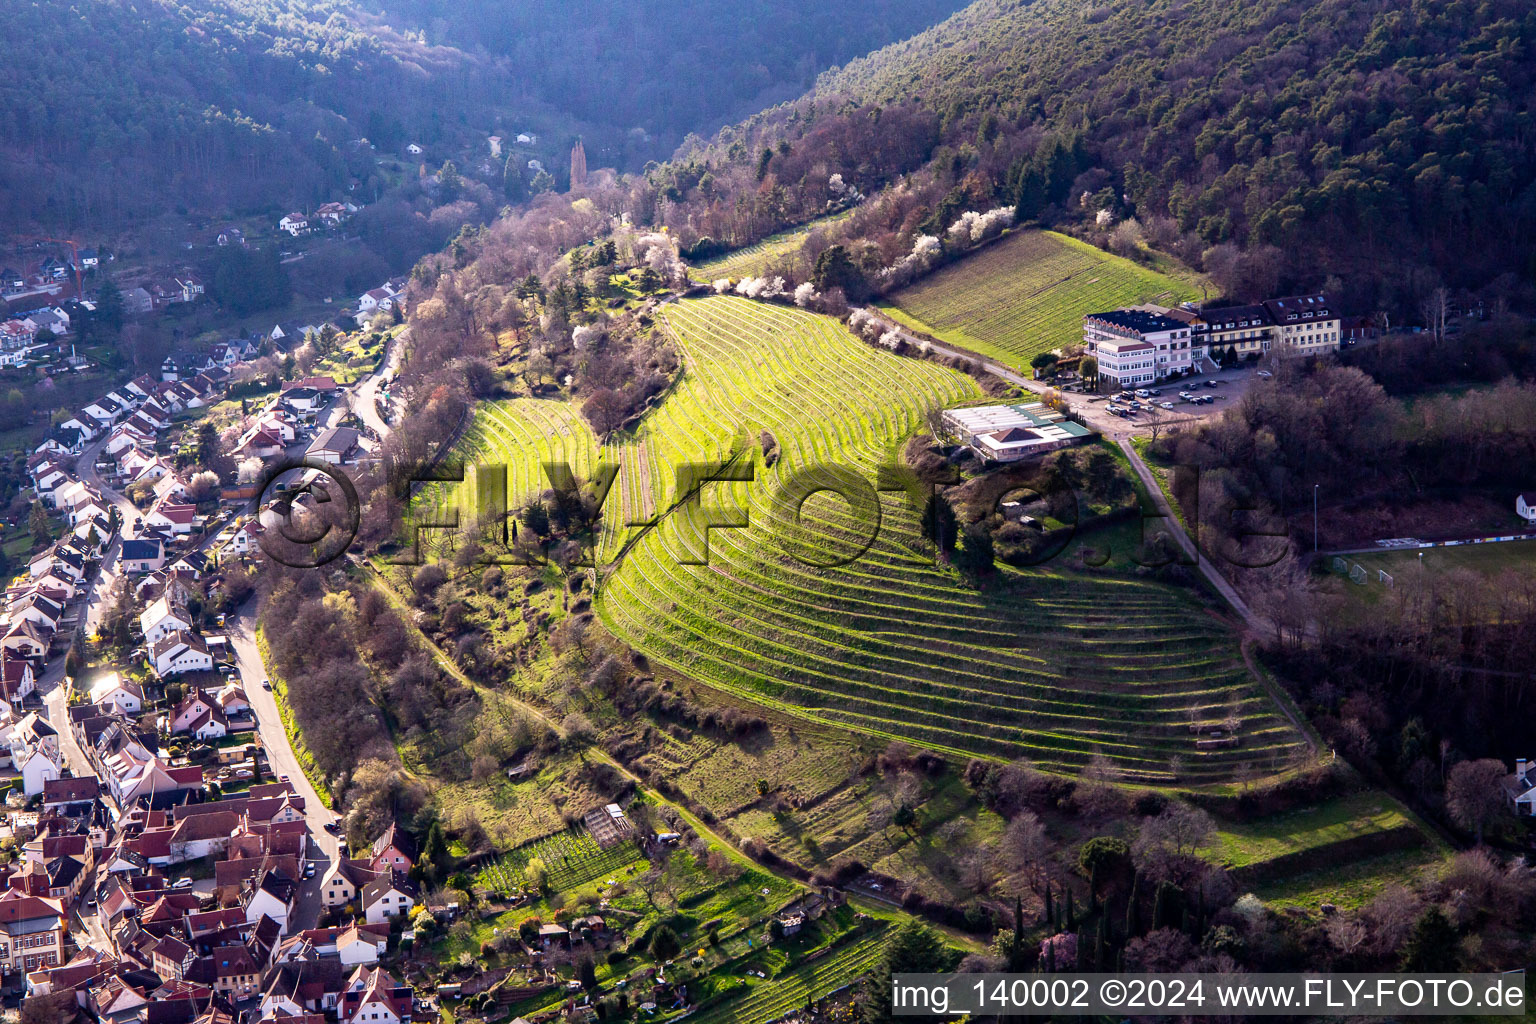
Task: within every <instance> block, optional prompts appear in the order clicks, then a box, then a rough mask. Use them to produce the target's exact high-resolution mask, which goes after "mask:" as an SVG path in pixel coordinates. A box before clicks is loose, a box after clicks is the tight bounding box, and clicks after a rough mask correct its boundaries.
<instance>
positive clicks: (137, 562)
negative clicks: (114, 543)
mask: <svg viewBox="0 0 1536 1024" xmlns="http://www.w3.org/2000/svg"><path fill="white" fill-rule="evenodd" d="M118 564H119V565H120V566H122V568H123V571H124V572H128V573H146V572H154V571H155V570H156V569H159V568H160V567H161V566H163V565H165V545H164V544H162V543H161V542H160V541H159V540H155V539H149V540H146V539H142V538H140V539H135V540H125V541H123V546H122V550H121V551H119V553H118Z"/></svg>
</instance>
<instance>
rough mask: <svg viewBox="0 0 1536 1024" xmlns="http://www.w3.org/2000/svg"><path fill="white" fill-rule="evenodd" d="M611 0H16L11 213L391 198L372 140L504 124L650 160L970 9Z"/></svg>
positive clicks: (925, 1)
mask: <svg viewBox="0 0 1536 1024" xmlns="http://www.w3.org/2000/svg"><path fill="white" fill-rule="evenodd" d="M594 6H595V5H592V4H503V3H485V2H477V3H465V4H459V3H453V4H445V3H435V2H431V0H412V2H407V3H404V4H399V5H396V4H390V5H388V13H385V11H384V9H383V5H381V4H380V3H378V2H376V0H358V2H348V0H204V2H200V3H198V4H195V5H190V4H180V3H174V2H171V0H141V2H138V3H128V2H126V0H82V2H80V3H74V4H57V3H36V2H34V3H25V4H17V5H12V7H11V8H10V9H8V10H7V12H6V13H7V16H8V18H7V26H6V27H7V31H6V33H5V34H4V37H3V39H0V60H3V62H4V66H5V67H6V69H7V71H8V74H7V75H6V76H5V79H4V82H3V83H0V97H3V102H0V141H3V142H4V145H3V146H0V216H3V217H4V218H5V219H6V220H7V222H9V223H12V224H17V225H38V226H44V227H48V228H55V227H68V228H71V229H75V228H80V229H90V230H98V231H99V230H110V229H114V228H118V227H121V226H123V225H125V224H128V223H132V222H135V221H138V220H140V219H143V218H145V217H147V216H152V215H155V214H163V213H177V214H182V215H186V214H193V215H196V214H207V215H214V216H219V215H226V214H230V213H239V212H249V211H257V210H268V209H270V208H277V207H282V206H285V205H297V206H300V207H306V208H307V207H308V206H310V205H312V204H315V203H319V202H324V201H327V200H330V199H334V198H337V197H338V196H340V195H343V194H346V192H347V191H350V192H351V194H354V195H357V196H361V197H362V198H364V199H373V198H376V197H377V195H378V193H379V192H380V190H381V188H382V181H381V180H380V179H378V177H377V176H378V170H377V166H376V162H375V154H374V153H373V152H371V151H370V150H369V149H368V147H367V146H365V145H358V144H357V143H356V140H358V139H367V140H368V142H370V143H372V144H373V145H374V146H375V147H376V148H377V150H378V151H379V152H381V153H395V154H399V153H401V152H402V151H403V147H404V146H405V145H406V144H407V143H409V142H417V143H419V144H421V145H423V146H425V147H427V149H428V151H429V152H434V151H435V152H438V153H439V154H440V155H439V157H438V162H441V154H442V153H444V152H446V153H450V154H451V153H455V152H458V151H461V150H463V149H464V148H465V147H479V146H480V145H481V143H480V140H481V139H483V138H484V137H485V136H486V135H489V134H491V133H493V132H498V131H499V132H501V133H502V134H503V135H515V134H516V133H517V132H521V131H530V132H534V133H535V134H537V135H539V136H540V142H541V144H542V146H543V148H542V149H540V150H539V153H540V155H542V156H544V157H545V159H546V162H550V163H551V164H552V166H553V167H554V168H555V169H556V170H557V171H558V169H559V167H560V162H559V161H558V160H555V161H550V160H549V157H550V156H551V155H559V156H563V155H564V153H565V151H566V150H567V149H568V148H569V146H570V145H571V142H572V141H573V140H574V139H575V138H577V137H579V136H585V138H586V140H587V146H588V149H589V151H590V152H592V154H593V159H594V162H596V163H600V164H602V165H605V166H617V167H621V168H622V167H634V168H638V167H639V166H640V164H642V163H643V162H644V161H645V160H646V159H648V158H651V157H659V156H664V155H666V153H668V152H670V151H671V149H672V148H673V147H675V146H676V145H677V144H678V142H680V141H681V140H682V138H683V136H684V134H685V133H686V132H688V131H691V130H694V129H699V130H702V131H705V132H709V131H712V130H713V129H714V128H715V127H716V126H718V125H719V124H720V123H722V122H723V121H726V120H729V119H731V118H735V117H739V116H742V115H744V114H746V113H749V112H750V111H751V110H754V109H757V108H759V107H761V106H763V105H764V104H765V103H767V102H778V101H780V100H782V99H784V98H785V97H786V96H790V95H794V94H796V93H798V92H800V91H802V90H803V89H804V88H806V87H808V86H809V85H810V84H811V82H812V81H813V80H814V78H815V75H816V73H817V72H818V71H821V70H822V69H824V68H826V67H828V66H829V65H831V64H833V63H835V62H836V61H839V60H846V59H848V58H850V57H852V56H856V55H858V54H860V53H864V52H866V51H868V50H869V49H871V48H872V47H875V46H879V45H882V44H884V43H886V42H889V41H891V40H893V39H898V38H901V37H902V36H904V35H906V34H908V33H910V32H912V31H916V30H918V29H921V28H923V27H924V26H926V25H929V24H931V23H932V22H933V21H935V20H937V19H939V18H942V17H944V16H945V15H946V14H948V13H949V12H950V11H952V10H953V9H954V8H955V7H956V6H958V2H957V0H920V2H909V3H901V2H894V0H860V2H857V3H852V4H843V5H838V6H837V7H835V8H828V7H822V6H820V5H816V4H811V3H807V2H804V0H796V2H795V3H790V4H786V5H783V8H784V9H783V10H782V11H780V12H779V15H778V16H777V17H775V18H773V19H767V18H764V19H761V20H754V18H753V17H751V16H749V15H748V13H747V12H746V11H745V10H743V8H744V5H742V4H739V3H736V4H731V3H727V4H718V3H717V4H711V5H704V4H689V5H678V4H670V3H669V4H666V5H658V4H654V3H652V4H641V5H635V6H630V7H626V8H622V9H620V8H610V7H608V6H607V5H604V7H603V9H602V10H601V11H597V10H593V9H592V8H593V7H594ZM429 39H431V41H430V42H429V41H428V40H429ZM456 43H462V46H461V45H455V44H456ZM615 54H622V55H623V57H622V59H614V55H615ZM475 151H477V152H478V151H479V150H478V149H476V150H475ZM525 157H526V154H525ZM434 166H435V164H434ZM495 171H496V173H497V176H498V178H499V176H500V171H501V168H500V167H499V166H498V167H497V168H495Z"/></svg>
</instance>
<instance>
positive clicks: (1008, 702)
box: [466, 296, 1303, 785]
mask: <svg viewBox="0 0 1536 1024" xmlns="http://www.w3.org/2000/svg"><path fill="white" fill-rule="evenodd" d="M664 319H665V323H666V326H667V328H668V329H669V330H670V331H671V332H672V333H673V335H674V336H675V338H676V340H677V343H678V346H679V349H680V350H681V351H682V353H683V354H684V358H685V360H686V372H685V373H684V375H683V377H682V379H681V380H680V381H679V383H678V384H677V386H676V387H675V388H674V389H673V390H672V391H671V392H670V393H669V394H668V396H667V398H666V399H665V400H664V401H663V402H662V403H661V405H660V406H658V407H657V408H656V409H655V410H654V411H653V412H652V413H651V414H650V415H649V416H648V417H647V418H646V419H645V420H644V421H643V422H642V423H641V424H640V425H639V427H638V428H637V429H636V430H635V431H634V432H633V433H631V434H627V435H624V436H618V437H614V438H610V439H609V440H608V441H607V442H606V443H605V444H604V445H603V446H602V448H601V450H600V449H599V447H598V446H597V444H596V442H595V439H593V437H592V435H591V433H590V431H587V430H586V428H585V427H584V425H583V424H582V422H581V420H580V419H579V417H578V416H577V414H576V412H575V410H574V409H571V408H570V407H569V406H564V405H561V404H559V403H556V402H547V401H539V400H533V399H517V400H512V401H507V402H500V403H486V404H484V405H483V406H482V407H481V408H480V410H479V412H478V413H477V416H476V418H475V424H474V428H473V430H472V432H471V435H470V437H469V441H468V444H467V445H466V449H467V450H466V454H467V455H468V456H470V458H471V459H472V460H473V461H482V462H502V461H505V462H507V463H508V465H509V468H508V473H507V479H508V495H509V499H508V503H509V505H510V506H512V507H516V506H517V505H519V504H520V503H522V502H524V501H526V500H527V499H528V498H529V497H530V496H531V495H532V494H534V493H536V490H537V489H538V488H540V487H541V486H543V481H542V479H541V470H540V468H539V465H540V463H541V462H542V461H544V460H548V459H554V460H557V461H558V460H562V459H563V460H565V461H568V462H569V463H570V464H571V466H572V468H573V470H574V471H575V473H576V474H577V475H578V476H583V477H585V476H587V475H589V474H591V472H592V471H593V469H594V468H595V467H596V466H597V465H598V464H599V461H600V460H601V461H603V462H607V463H617V465H618V475H617V478H616V479H615V481H614V483H613V487H612V490H611V491H610V493H609V495H608V500H607V505H606V507H605V510H604V520H603V526H602V540H601V542H600V544H599V549H598V554H597V563H598V565H599V567H600V568H599V576H600V589H599V591H598V596H597V601H596V610H597V613H598V615H599V617H600V618H601V620H602V622H603V623H604V625H606V626H607V628H608V629H609V630H611V631H612V632H613V633H614V634H616V635H617V636H618V637H620V638H621V639H623V640H624V641H625V642H627V643H629V644H630V645H632V646H633V647H635V648H636V649H638V650H640V651H642V652H643V653H645V654H646V655H647V656H648V657H649V658H650V659H651V660H652V662H653V663H655V664H657V665H659V666H661V667H664V668H668V669H671V670H674V671H675V672H677V673H679V674H682V675H685V676H687V677H690V678H694V679H698V680H700V681H701V682H703V683H705V684H706V685H709V686H711V687H714V688H716V689H719V690H723V691H726V692H729V693H733V694H736V695H738V696H740V697H743V698H746V699H750V700H752V701H755V702H757V703H760V704H764V705H767V706H769V707H771V708H775V709H778V710H779V711H781V712H783V713H785V714H788V715H792V716H798V717H800V718H803V719H809V720H811V721H814V722H821V723H826V724H829V725H834V726H841V727H846V728H849V729H852V730H854V731H855V732H862V733H865V734H868V735H871V736H873V737H879V738H882V740H883V739H895V738H900V739H903V740H907V741H910V742H914V743H918V744H921V745H925V746H928V747H931V748H935V749H938V750H943V751H947V752H950V753H952V754H954V755H956V756H961V757H965V756H972V755H983V756H989V757H995V758H1005V759H1011V758H1016V757H1021V756H1023V757H1029V758H1030V759H1032V760H1034V761H1035V762H1037V763H1038V764H1039V765H1040V766H1041V767H1042V768H1045V769H1048V770H1056V771H1070V772H1075V771H1077V770H1080V769H1081V768H1082V767H1083V766H1084V765H1085V764H1086V763H1087V761H1088V760H1089V759H1090V758H1092V757H1093V756H1094V755H1096V754H1103V755H1104V756H1106V757H1107V758H1109V759H1110V760H1111V761H1113V762H1114V763H1115V764H1117V765H1118V766H1119V768H1120V769H1121V770H1122V771H1123V773H1124V775H1125V777H1126V778H1127V779H1128V780H1132V781H1139V782H1147V783H1154V784H1156V783H1162V784H1167V783H1170V782H1173V781H1176V780H1177V781H1178V782H1180V783H1181V784H1186V785H1187V784H1198V783H1201V782H1216V781H1220V780H1223V779H1226V778H1229V777H1231V776H1232V775H1233V774H1234V773H1236V772H1237V771H1238V770H1239V769H1244V770H1248V771H1258V772H1260V773H1262V772H1264V771H1270V770H1276V769H1279V768H1281V767H1283V766H1285V765H1287V764H1289V763H1290V762H1291V761H1292V760H1293V759H1294V758H1295V757H1296V756H1298V755H1299V754H1300V753H1301V751H1302V750H1303V745H1302V742H1301V738H1300V737H1299V736H1298V735H1297V734H1296V732H1295V731H1294V730H1293V729H1292V728H1291V727H1290V726H1289V724H1288V723H1286V721H1285V719H1284V718H1283V717H1282V716H1281V715H1280V714H1279V713H1278V711H1277V710H1276V709H1275V708H1274V707H1273V705H1272V704H1271V703H1270V702H1269V700H1268V699H1267V697H1265V695H1264V694H1263V692H1262V691H1261V689H1260V688H1259V687H1258V686H1257V684H1256V683H1255V681H1254V680H1253V679H1252V678H1251V676H1250V675H1249V674H1248V672H1247V670H1246V668H1245V666H1244V664H1243V661H1242V657H1241V653H1240V651H1239V649H1238V645H1237V643H1236V640H1235V639H1234V637H1233V636H1232V634H1231V632H1230V631H1229V630H1228V629H1227V628H1226V627H1225V626H1223V625H1222V624H1221V623H1220V622H1218V621H1216V620H1215V619H1214V618H1212V617H1211V616H1210V615H1209V614H1208V613H1207V612H1206V610H1205V609H1204V607H1203V606H1202V605H1201V604H1200V603H1199V602H1198V601H1197V599H1195V598H1194V597H1192V596H1190V595H1189V594H1188V593H1187V592H1185V591H1181V590H1178V589H1175V588H1171V587H1168V586H1165V585H1162V584H1159V583H1156V582H1153V581H1149V580H1145V579H1141V578H1136V577H1133V576H1127V575H1104V576H1084V575H1074V574H1069V573H1066V572H1061V571H1057V570H1054V569H1051V568H1046V569H1040V570H1029V571H1017V570H1010V569H999V571H998V572H997V573H996V574H995V576H994V578H993V579H992V580H991V581H989V582H988V584H987V585H986V586H985V587H983V588H980V589H978V588H977V587H975V586H974V585H972V584H970V583H968V582H966V581H965V580H964V579H962V578H961V577H960V576H959V574H958V573H957V572H956V571H955V570H953V569H952V568H950V567H949V566H947V565H944V564H936V563H935V561H934V558H933V556H932V555H931V554H930V553H927V552H926V550H925V547H924V545H923V543H922V542H921V540H920V536H919V524H918V515H917V511H916V501H915V500H914V498H913V497H912V496H911V495H909V494H908V493H906V492H904V491H901V490H899V489H898V490H891V491H885V492H881V493H879V494H875V493H874V492H873V491H872V490H871V489H870V487H869V485H870V484H871V483H872V482H873V481H875V480H876V473H877V467H879V466H880V465H882V464H891V463H894V462H895V461H896V459H897V454H898V451H899V448H900V445H901V444H902V442H903V441H904V439H906V438H907V437H909V436H910V435H912V434H913V433H915V432H917V431H918V430H920V429H922V426H923V423H924V416H925V413H926V412H927V411H928V410H929V409H931V408H935V407H939V406H944V405H949V404H955V403H959V402H963V401H967V400H971V399H975V398H977V397H979V392H978V389H977V386H976V384H975V383H974V382H973V381H972V380H970V379H969V378H967V377H965V376H963V375H960V374H958V373H955V372H953V371H950V370H948V369H946V368H943V367H940V366H937V365H935V364H933V363H929V362H926V361H921V360H915V359H902V358H899V357H897V356H894V355H891V354H889V353H887V352H885V351H883V350H877V349H874V348H871V347H869V346H865V345H862V344H860V343H858V342H857V341H855V340H854V339H853V338H852V336H850V335H849V334H848V333H847V332H846V331H845V330H844V329H843V328H842V326H841V325H840V324H838V323H836V322H835V321H833V320H830V319H828V318H825V317H821V316H817V315H814V314H810V313H805V312H801V311H798V310H793V309H789V308H785V307H779V306H770V305H766V304H762V303H755V302H751V301H749V300H746V299H741V298H735V297H729V296H717V297H710V298H705V299H699V300H689V301H684V302H680V303H675V304H670V305H668V306H666V307H665V312H664ZM765 431H766V432H767V433H768V434H769V435H770V436H771V438H772V440H773V441H774V442H775V444H776V446H777V449H778V451H779V453H780V456H779V458H778V459H777V461H776V462H775V463H774V464H773V465H771V466H769V465H767V464H766V460H765V459H764V458H763V456H762V454H761V452H762V447H761V438H762V435H763V432H765ZM733 456H734V461H733V462H732V466H733V470H734V471H735V473H736V474H737V475H746V470H748V469H750V471H751V476H752V479H750V480H738V481H734V482H720V483H710V484H709V485H708V486H707V487H705V488H704V489H703V493H702V496H701V497H700V499H699V500H698V501H695V502H689V501H682V502H679V501H678V500H677V499H678V496H679V493H680V492H681V493H682V494H684V495H686V494H687V493H689V491H690V488H688V487H680V486H679V485H678V480H677V475H678V473H677V467H679V466H682V465H684V464H687V463H702V462H708V461H711V460H713V461H715V462H717V463H718V462H720V461H724V460H728V459H732V458H733ZM817 467H833V468H832V469H818V468H817ZM818 474H819V475H818ZM829 481H831V482H834V483H838V484H839V486H842V487H844V488H845V489H846V490H848V491H849V493H851V494H852V495H853V496H854V497H853V502H852V503H850V501H848V500H847V499H845V498H842V497H839V496H834V495H833V494H831V493H830V492H828V491H827V490H826V489H825V486H826V484H827V483H828V482H829ZM466 486H468V485H466ZM818 488H821V489H819V490H818ZM807 495H809V496H807ZM674 506H675V507H674ZM1230 717H1236V718H1237V719H1239V720H1240V721H1241V723H1242V724H1241V728H1240V729H1239V739H1238V745H1235V746H1228V747H1220V748H1217V749H1200V748H1197V744H1196V738H1195V732H1196V729H1197V727H1199V726H1201V725H1205V724H1211V723H1216V722H1220V721H1222V720H1224V719H1227V718H1230Z"/></svg>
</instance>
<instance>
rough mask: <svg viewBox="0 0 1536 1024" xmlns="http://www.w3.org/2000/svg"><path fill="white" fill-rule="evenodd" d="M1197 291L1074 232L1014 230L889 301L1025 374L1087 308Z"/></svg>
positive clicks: (1067, 339)
mask: <svg viewBox="0 0 1536 1024" xmlns="http://www.w3.org/2000/svg"><path fill="white" fill-rule="evenodd" d="M1198 294H1199V293H1198V291H1197V290H1196V289H1195V288H1194V287H1193V286H1191V285H1190V284H1189V283H1188V282H1185V281H1180V280H1177V279H1175V278H1172V277H1169V276H1167V275H1165V274H1159V273H1158V272H1157V271H1154V270H1149V269H1147V268H1146V267H1142V266H1139V265H1137V264H1135V263H1132V262H1131V261H1130V260H1127V259H1122V258H1120V257H1119V256H1113V255H1111V254H1109V253H1106V252H1104V251H1103V250H1100V249H1096V248H1094V247H1093V246H1091V245H1088V244H1087V243H1084V242H1079V241H1078V240H1077V239H1075V238H1069V237H1067V236H1066V235H1060V234H1057V233H1056V232H1054V231H1018V232H1015V233H1013V234H1011V235H1009V236H1008V237H1007V238H1004V239H1002V240H1001V241H999V242H994V243H993V244H992V245H989V246H987V247H986V248H984V249H982V250H981V251H980V252H978V253H975V254H974V255H972V256H968V257H966V258H965V259H962V260H960V261H959V262H958V263H953V264H950V265H949V266H947V267H945V268H944V269H943V270H940V271H939V272H938V273H936V274H932V275H930V276H929V277H926V278H924V279H923V280H921V281H919V282H917V283H916V284H914V285H912V286H911V287H908V288H904V289H902V290H901V291H899V292H896V293H895V294H894V295H892V296H891V305H892V306H894V307H895V312H896V313H897V314H898V315H901V314H904V318H905V319H906V320H907V322H908V323H909V324H910V325H911V326H913V327H916V328H917V329H919V330H924V331H927V332H928V333H930V334H932V335H933V336H934V337H936V338H940V339H942V340H944V341H949V342H952V343H954V344H956V345H960V346H962V347H964V348H968V349H971V350H972V351H974V352H979V353H981V354H982V355H987V356H992V357H993V358H995V359H998V360H1000V361H1002V362H1005V363H1008V364H1009V365H1011V366H1013V367H1014V368H1016V369H1020V370H1024V371H1025V372H1028V369H1029V360H1030V357H1032V356H1034V355H1036V354H1037V353H1040V352H1047V351H1050V350H1051V349H1055V348H1060V347H1061V346H1063V345H1067V344H1071V343H1073V342H1079V341H1081V340H1082V337H1083V314H1085V313H1096V312H1101V311H1103V310H1107V309H1118V308H1120V307H1122V306H1133V305H1138V304H1140V303H1143V302H1157V303H1161V304H1164V305H1173V304H1176V303H1178V302H1180V301H1183V300H1186V299H1193V298H1196V297H1198ZM899 318H900V317H899Z"/></svg>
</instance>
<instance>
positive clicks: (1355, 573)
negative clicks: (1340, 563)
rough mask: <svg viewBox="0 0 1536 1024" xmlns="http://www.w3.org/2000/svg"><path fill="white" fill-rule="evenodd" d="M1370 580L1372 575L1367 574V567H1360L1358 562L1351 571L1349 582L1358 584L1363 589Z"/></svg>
mask: <svg viewBox="0 0 1536 1024" xmlns="http://www.w3.org/2000/svg"><path fill="white" fill-rule="evenodd" d="M1370 578H1371V574H1370V573H1368V572H1366V571H1365V566H1363V565H1360V564H1359V563H1358V562H1357V563H1355V565H1354V567H1353V568H1351V569H1350V570H1349V582H1351V583H1356V584H1359V585H1360V586H1362V587H1363V586H1365V584H1366V582H1367V581H1368V580H1370Z"/></svg>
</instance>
